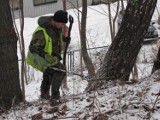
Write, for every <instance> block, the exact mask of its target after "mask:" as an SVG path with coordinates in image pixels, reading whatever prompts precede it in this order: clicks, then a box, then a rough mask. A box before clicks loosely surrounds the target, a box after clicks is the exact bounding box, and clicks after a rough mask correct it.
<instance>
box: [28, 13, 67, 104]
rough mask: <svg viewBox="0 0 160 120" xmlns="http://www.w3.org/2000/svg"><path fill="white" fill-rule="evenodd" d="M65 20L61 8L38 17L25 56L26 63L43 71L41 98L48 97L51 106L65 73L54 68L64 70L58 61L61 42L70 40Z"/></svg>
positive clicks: (65, 17)
mask: <svg viewBox="0 0 160 120" xmlns="http://www.w3.org/2000/svg"><path fill="white" fill-rule="evenodd" d="M67 22H68V13H67V12H65V11H63V10H59V11H57V12H56V13H55V14H54V15H53V16H47V17H40V18H39V19H38V24H39V26H38V27H37V29H36V30H35V32H34V33H33V36H32V40H31V43H30V46H29V51H28V56H27V63H29V64H30V65H31V66H33V67H34V68H36V69H38V70H40V71H42V72H43V80H42V83H41V98H42V99H49V98H50V100H51V105H52V106H54V105H56V104H58V102H59V99H60V91H59V88H60V86H61V84H62V81H63V79H64V77H65V75H66V73H65V72H62V71H60V70H55V69H54V68H58V69H62V70H65V66H64V65H63V64H62V63H61V62H60V61H61V60H62V58H61V51H62V43H63V42H70V37H67V33H68V27H67V26H66V23H67ZM50 86H51V96H50V94H49V93H50Z"/></svg>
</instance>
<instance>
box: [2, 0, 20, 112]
mask: <svg viewBox="0 0 160 120" xmlns="http://www.w3.org/2000/svg"><path fill="white" fill-rule="evenodd" d="M0 5H1V6H0V15H1V17H0V21H1V22H0V54H1V57H0V106H1V107H3V108H5V109H10V108H11V106H12V105H13V104H18V103H19V102H21V101H22V100H23V98H22V93H21V89H20V82H19V71H18V57H17V35H16V33H15V29H14V27H13V21H12V16H11V10H10V6H9V0H1V1H0ZM4 11H5V12H4Z"/></svg>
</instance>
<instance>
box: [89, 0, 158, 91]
mask: <svg viewBox="0 0 160 120" xmlns="http://www.w3.org/2000/svg"><path fill="white" fill-rule="evenodd" d="M156 3H157V0H145V1H143V0H139V1H138V3H133V2H132V1H130V2H129V3H128V5H127V8H126V11H125V14H124V17H123V20H122V23H121V27H120V29H119V31H118V33H117V35H116V37H115V39H114V40H113V42H112V44H111V46H110V48H109V50H108V52H107V54H106V56H105V58H104V62H103V65H102V67H101V68H100V69H99V70H98V72H97V73H96V77H94V78H93V80H95V79H99V81H98V80H97V81H95V82H93V83H92V81H90V83H89V85H88V87H87V89H93V88H94V87H95V85H97V87H102V85H105V83H104V82H105V81H108V80H117V79H119V80H125V81H126V80H128V79H129V76H130V73H131V71H132V68H133V65H134V63H135V61H136V58H137V55H138V53H139V51H140V49H141V46H142V44H143V38H144V35H145V33H146V30H147V28H148V26H149V24H150V21H151V18H152V15H153V12H154V10H155V6H156ZM102 81H103V82H102ZM97 82H98V83H97ZM97 87H96V88H97Z"/></svg>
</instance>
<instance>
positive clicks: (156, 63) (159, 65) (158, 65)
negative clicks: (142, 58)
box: [152, 48, 160, 73]
mask: <svg viewBox="0 0 160 120" xmlns="http://www.w3.org/2000/svg"><path fill="white" fill-rule="evenodd" d="M158 69H160V48H159V50H158V53H157V57H156V59H155V61H154V65H153V68H152V73H154V72H155V71H156V70H158Z"/></svg>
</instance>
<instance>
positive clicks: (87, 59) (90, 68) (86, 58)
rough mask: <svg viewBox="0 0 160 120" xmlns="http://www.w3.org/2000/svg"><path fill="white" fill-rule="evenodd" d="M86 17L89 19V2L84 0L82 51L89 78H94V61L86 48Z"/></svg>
mask: <svg viewBox="0 0 160 120" xmlns="http://www.w3.org/2000/svg"><path fill="white" fill-rule="evenodd" d="M86 17H87V1H86V0H82V18H81V35H80V37H81V51H82V57H83V60H84V63H85V65H86V67H87V70H88V74H89V77H90V78H91V77H93V76H94V75H95V70H94V66H93V64H92V61H91V59H90V57H89V55H88V52H87V47H86Z"/></svg>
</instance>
